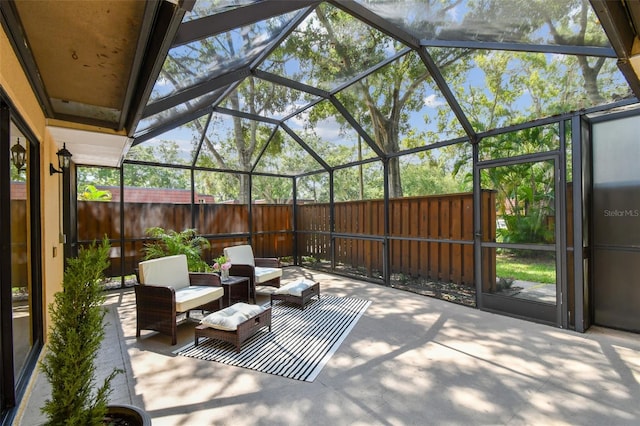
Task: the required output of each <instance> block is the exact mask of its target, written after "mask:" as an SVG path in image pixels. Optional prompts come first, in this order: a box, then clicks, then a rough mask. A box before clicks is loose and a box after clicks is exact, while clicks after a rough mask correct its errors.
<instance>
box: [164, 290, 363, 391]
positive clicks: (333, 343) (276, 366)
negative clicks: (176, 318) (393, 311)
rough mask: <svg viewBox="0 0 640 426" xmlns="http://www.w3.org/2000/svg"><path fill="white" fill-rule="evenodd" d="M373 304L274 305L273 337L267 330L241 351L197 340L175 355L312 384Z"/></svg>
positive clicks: (327, 300) (328, 299)
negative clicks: (196, 342)
mask: <svg viewBox="0 0 640 426" xmlns="http://www.w3.org/2000/svg"><path fill="white" fill-rule="evenodd" d="M370 304H371V302H369V301H367V300H361V299H355V298H350V297H333V296H322V297H321V299H320V300H316V299H313V300H312V301H311V302H309V304H307V306H306V307H305V309H304V310H301V309H300V308H297V307H294V306H292V305H289V304H286V303H282V302H277V303H274V304H273V309H272V311H271V315H272V318H271V332H269V331H268V329H267V328H266V327H265V328H263V329H261V330H260V331H259V332H258V333H256V334H255V335H254V336H253V337H252V338H251V339H249V340H247V341H246V342H245V343H244V344H243V345H242V351H241V352H240V353H236V351H235V346H233V345H232V344H230V343H227V342H221V341H216V340H212V339H205V340H200V343H199V344H198V346H197V347H195V346H194V345H193V343H191V344H189V345H187V346H185V347H183V348H180V349H178V350H177V351H175V353H176V354H178V355H183V356H188V357H192V358H198V359H204V360H208V361H218V362H222V363H224V364H229V365H235V366H238V367H244V368H250V369H252V370H257V371H261V372H263V373H269V374H276V375H278V376H283V377H288V378H290V379H296V380H303V381H307V382H312V381H313V380H314V379H315V378H316V376H317V375H318V374H319V373H320V371H321V370H322V367H324V365H325V364H326V362H327V361H328V360H329V358H331V356H332V355H333V354H334V353H335V351H336V350H337V349H338V347H339V346H340V344H341V343H342V341H343V340H344V339H345V337H347V335H348V334H349V332H350V331H351V329H353V327H354V326H355V325H356V323H357V322H358V319H359V318H360V317H361V316H362V314H363V313H364V311H365V310H366V309H367V307H369V305H370Z"/></svg>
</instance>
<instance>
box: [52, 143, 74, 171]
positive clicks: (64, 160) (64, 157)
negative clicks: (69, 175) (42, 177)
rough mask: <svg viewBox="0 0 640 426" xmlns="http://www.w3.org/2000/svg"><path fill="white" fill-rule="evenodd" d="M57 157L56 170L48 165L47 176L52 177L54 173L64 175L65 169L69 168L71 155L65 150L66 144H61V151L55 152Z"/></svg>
mask: <svg viewBox="0 0 640 426" xmlns="http://www.w3.org/2000/svg"><path fill="white" fill-rule="evenodd" d="M56 155H57V156H58V168H57V169H56V168H55V167H53V164H51V163H49V175H53V174H54V173H64V170H65V169H68V168H69V164H70V163H71V153H70V152H69V150H68V149H67V144H66V143H63V144H62V149H61V150H60V151H58V152H56Z"/></svg>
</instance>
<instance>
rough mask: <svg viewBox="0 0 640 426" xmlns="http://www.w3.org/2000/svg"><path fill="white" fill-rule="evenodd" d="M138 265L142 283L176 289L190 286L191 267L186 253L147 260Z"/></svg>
mask: <svg viewBox="0 0 640 426" xmlns="http://www.w3.org/2000/svg"><path fill="white" fill-rule="evenodd" d="M138 266H139V268H140V271H139V273H140V284H145V285H155V286H169V287H173V288H174V289H176V290H179V289H181V288H184V287H189V269H188V268H187V256H185V255H184V254H178V255H175V256H165V257H160V258H158V259H151V260H145V261H143V262H140V263H139V264H138Z"/></svg>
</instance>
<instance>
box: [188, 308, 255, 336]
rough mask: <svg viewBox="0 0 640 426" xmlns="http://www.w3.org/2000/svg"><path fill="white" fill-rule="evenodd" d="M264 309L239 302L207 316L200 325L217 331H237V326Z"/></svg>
mask: <svg viewBox="0 0 640 426" xmlns="http://www.w3.org/2000/svg"><path fill="white" fill-rule="evenodd" d="M265 309H266V308H263V307H262V306H258V305H250V304H248V303H242V302H240V303H236V304H235V305H231V306H229V307H227V308H224V309H222V310H220V311H217V312H213V313H211V314H209V315H207V316H206V317H204V318H202V320H201V321H200V324H202V325H206V326H207V327H211V328H215V329H217V330H224V331H234V330H237V329H238V325H239V324H242V323H243V322H245V321H246V320H248V319H249V318H253V317H255V316H256V315H259V314H261V313H262V312H264V310H265Z"/></svg>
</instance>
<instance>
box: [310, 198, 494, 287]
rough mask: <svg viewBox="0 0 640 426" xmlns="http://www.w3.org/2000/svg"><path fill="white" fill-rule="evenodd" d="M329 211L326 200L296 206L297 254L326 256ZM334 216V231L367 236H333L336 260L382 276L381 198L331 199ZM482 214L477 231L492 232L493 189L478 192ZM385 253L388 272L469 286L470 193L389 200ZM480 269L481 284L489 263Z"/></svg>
mask: <svg viewBox="0 0 640 426" xmlns="http://www.w3.org/2000/svg"><path fill="white" fill-rule="evenodd" d="M330 209H331V206H330V204H328V203H325V204H312V205H301V206H298V216H297V225H298V230H299V231H303V232H301V233H299V235H298V254H299V255H300V256H310V257H313V258H314V259H317V260H330V259H331V252H330V249H331V244H330V242H331V236H330V235H329V232H330V231H331V222H330ZM334 215H335V232H336V233H338V234H361V235H363V236H364V235H366V236H367V237H366V238H365V237H363V238H348V237H335V246H336V250H335V259H336V262H337V263H339V264H346V265H350V266H352V267H357V268H361V269H364V270H366V271H367V275H368V276H382V271H383V250H384V245H383V241H384V239H383V236H384V234H385V233H384V201H383V200H366V201H350V202H342V203H335V204H334ZM482 218H483V223H482V233H483V235H495V232H494V233H493V234H490V232H491V230H494V231H495V192H493V191H483V192H482ZM370 237H379V239H375V238H373V239H372V238H370ZM421 240H422V241H421ZM425 240H426V241H425ZM487 254H488V255H487V256H485V257H484V259H483V262H485V263H487V266H489V265H495V249H494V250H491V252H489V253H487ZM389 256H390V264H391V265H390V267H391V273H392V274H405V275H408V276H412V277H427V278H430V279H433V280H437V281H443V282H456V283H462V284H468V285H473V283H474V278H473V277H474V256H473V194H472V193H463V194H452V195H438V196H428V197H407V198H398V199H392V200H389ZM484 270H486V271H487V273H486V274H485V275H486V276H485V277H483V278H484V280H487V281H485V282H492V281H489V280H493V281H495V266H493V267H488V268H484Z"/></svg>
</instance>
